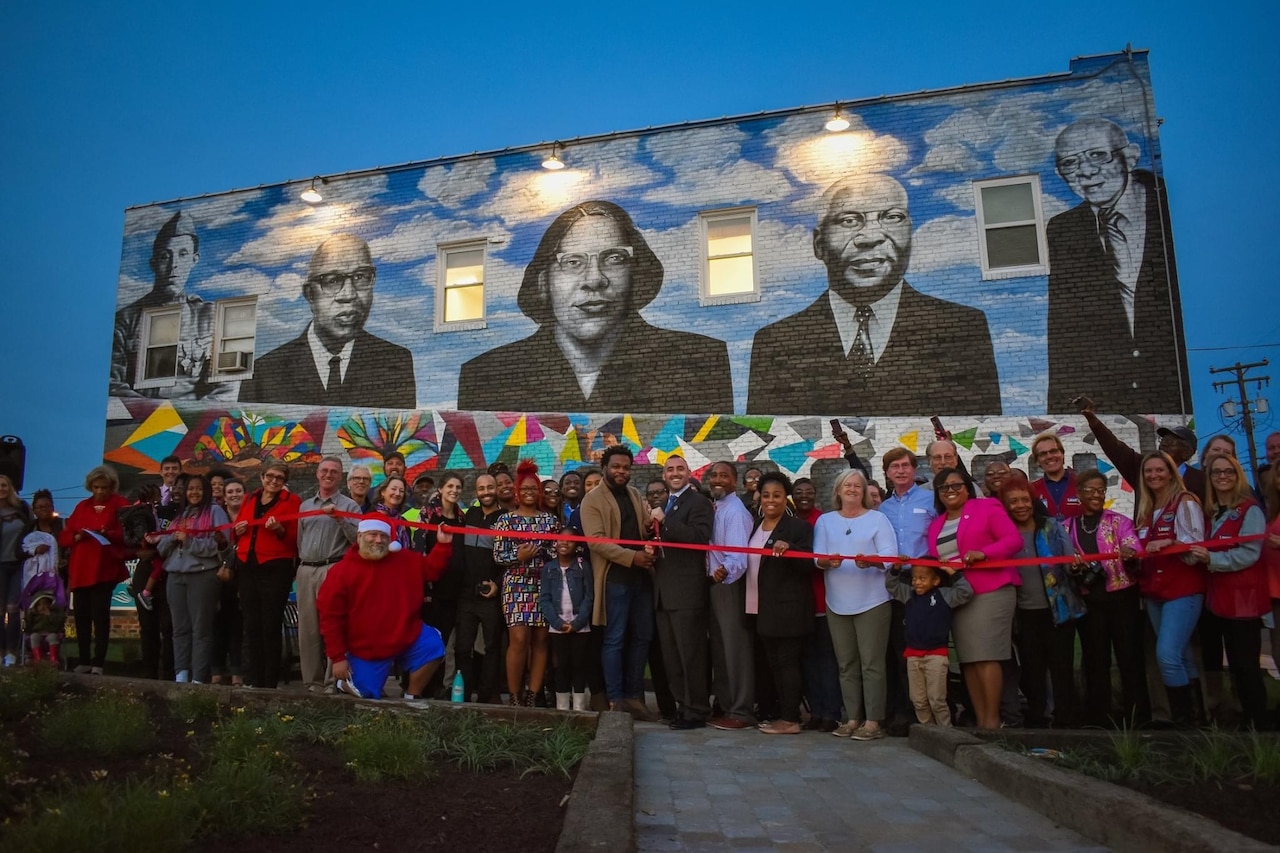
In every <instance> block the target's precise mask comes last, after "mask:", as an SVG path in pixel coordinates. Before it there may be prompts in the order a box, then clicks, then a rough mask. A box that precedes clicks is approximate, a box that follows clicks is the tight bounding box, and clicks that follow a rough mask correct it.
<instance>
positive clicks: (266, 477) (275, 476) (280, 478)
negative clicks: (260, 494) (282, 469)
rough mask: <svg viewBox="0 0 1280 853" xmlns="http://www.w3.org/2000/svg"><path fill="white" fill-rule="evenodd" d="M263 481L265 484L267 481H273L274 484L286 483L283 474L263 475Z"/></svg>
mask: <svg viewBox="0 0 1280 853" xmlns="http://www.w3.org/2000/svg"><path fill="white" fill-rule="evenodd" d="M262 479H263V481H264V482H265V481H266V480H270V481H272V482H273V483H283V482H284V475H283V474H263V475H262Z"/></svg>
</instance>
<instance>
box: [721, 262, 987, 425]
mask: <svg viewBox="0 0 1280 853" xmlns="http://www.w3.org/2000/svg"><path fill="white" fill-rule="evenodd" d="M846 363H847V359H846V357H845V354H844V344H843V343H841V341H840V331H839V329H837V328H836V320H835V315H834V314H832V313H831V303H830V302H829V301H828V296H827V293H826V292H823V294H822V296H820V297H818V299H817V301H815V302H814V303H813V304H812V305H810V306H809V307H808V308H806V309H804V310H803V311H801V312H799V313H798V314H793V315H792V316H790V317H787V318H785V319H782V320H779V321H778V322H776V323H772V324H770V325H768V326H765V327H764V328H763V329H761V330H760V331H758V332H756V336H755V341H754V342H753V343H752V345H751V378H750V383H749V388H748V391H747V412H748V413H751V414H771V415H857V416H859V417H890V416H896V417H909V416H919V415H943V416H946V415H998V414H1000V412H1001V408H1000V378H999V374H998V373H997V372H996V358H995V351H994V350H993V349H992V346H991V332H990V331H989V330H988V328H987V317H986V315H985V314H983V313H982V312H981V311H979V310H978V309H976V308H966V307H965V306H963V305H957V304H955V303H954V302H947V301H946V300H943V299H936V298H934V297H932V296H926V295H925V294H923V293H921V292H920V291H918V290H916V289H915V288H913V287H911V285H909V284H906V283H905V282H904V283H903V286H902V295H901V297H900V299H899V301H898V314H897V317H896V318H895V319H894V323H893V330H892V331H891V332H890V334H889V342H888V344H887V346H886V347H885V350H884V352H883V353H882V354H881V356H880V360H879V361H878V362H876V364H875V365H873V366H872V367H871V369H870V370H869V371H866V372H863V371H859V370H856V369H855V368H853V367H851V366H850V367H846V366H845V365H846Z"/></svg>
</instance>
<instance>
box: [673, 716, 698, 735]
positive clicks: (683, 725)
mask: <svg viewBox="0 0 1280 853" xmlns="http://www.w3.org/2000/svg"><path fill="white" fill-rule="evenodd" d="M669 727H670V728H672V729H674V730H676V731H678V732H689V731H693V730H694V729H705V728H706V727H707V723H706V720H694V719H690V718H688V717H680V718H679V719H676V720H672V721H671V723H670V726H669Z"/></svg>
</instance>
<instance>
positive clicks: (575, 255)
mask: <svg viewBox="0 0 1280 853" xmlns="http://www.w3.org/2000/svg"><path fill="white" fill-rule="evenodd" d="M592 258H594V259H595V262H596V268H597V269H598V270H600V272H602V273H605V274H606V275H607V274H608V273H610V272H622V271H624V270H627V269H629V268H630V267H631V264H632V262H633V261H634V260H635V250H634V249H632V248H631V247H630V246H614V247H612V248H610V249H601V250H600V251H598V252H556V268H557V269H559V270H560V272H562V273H564V274H565V275H570V276H574V277H578V278H580V277H582V276H584V275H586V274H587V270H589V269H591V260H592Z"/></svg>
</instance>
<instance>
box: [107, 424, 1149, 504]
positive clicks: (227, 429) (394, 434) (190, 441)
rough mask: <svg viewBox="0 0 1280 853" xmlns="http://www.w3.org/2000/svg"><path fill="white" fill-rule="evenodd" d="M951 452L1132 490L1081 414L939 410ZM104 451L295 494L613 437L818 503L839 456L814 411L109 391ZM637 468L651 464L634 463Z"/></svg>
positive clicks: (566, 465)
mask: <svg viewBox="0 0 1280 853" xmlns="http://www.w3.org/2000/svg"><path fill="white" fill-rule="evenodd" d="M1104 422H1105V423H1106V424H1107V426H1108V427H1109V428H1110V429H1111V430H1112V431H1113V432H1114V433H1115V435H1116V436H1117V437H1118V438H1120V439H1121V440H1122V441H1125V442H1126V443H1128V444H1130V446H1133V447H1137V446H1139V445H1140V444H1141V443H1142V432H1143V426H1142V425H1145V431H1146V433H1148V435H1147V438H1148V439H1150V435H1149V434H1150V433H1152V432H1153V430H1154V422H1149V421H1146V420H1145V419H1144V420H1143V421H1142V422H1141V425H1140V424H1139V423H1135V422H1134V421H1133V420H1130V419H1128V418H1124V417H1120V416H1112V417H1109V418H1106V419H1104ZM842 423H843V426H844V430H845V432H846V433H847V434H848V436H849V439H850V441H851V443H852V445H853V449H854V450H855V451H856V452H857V453H858V455H859V456H860V457H861V458H862V459H863V460H864V461H865V462H866V463H867V464H868V465H869V466H870V468H871V470H872V471H873V472H877V473H878V472H879V471H880V457H881V456H883V454H884V453H885V452H886V451H888V450H890V449H892V448H895V447H906V448H907V449H909V450H911V451H912V452H913V453H916V454H918V455H920V456H921V457H922V470H921V473H927V469H926V468H924V467H923V465H924V463H923V455H924V452H925V449H926V447H927V446H928V444H929V442H930V441H931V440H932V439H933V429H932V427H931V426H930V423H929V421H928V420H927V419H910V418H846V419H844V420H843V421H842ZM945 425H946V427H947V428H948V429H950V430H951V431H952V434H953V437H954V440H955V442H956V444H957V446H958V448H959V451H960V456H961V458H962V459H963V460H964V461H965V463H966V464H967V465H968V466H969V467H970V470H971V471H972V472H973V474H974V476H975V478H976V479H977V480H978V481H979V482H981V480H982V473H983V471H984V470H985V467H986V465H987V463H988V462H990V461H991V460H993V459H997V458H999V459H1003V460H1005V461H1006V462H1008V463H1009V464H1010V465H1011V466H1013V467H1017V468H1021V469H1022V470H1023V471H1025V472H1027V473H1028V475H1029V476H1031V477H1032V478H1035V477H1037V476H1039V469H1038V468H1037V467H1036V463H1035V460H1034V458H1033V456H1032V455H1031V452H1030V449H1029V448H1030V444H1031V439H1032V438H1033V437H1034V436H1036V435H1038V434H1040V433H1043V432H1052V433H1054V434H1055V435H1057V436H1058V437H1059V439H1061V441H1062V443H1063V446H1064V448H1065V450H1066V455H1067V460H1068V462H1069V464H1071V465H1072V466H1073V467H1075V468H1076V469H1077V470H1084V469H1087V468H1092V467H1097V468H1098V469H1099V470H1100V471H1102V472H1103V473H1104V474H1107V475H1108V481H1109V483H1110V484H1111V486H1112V487H1113V488H1112V492H1111V493H1110V494H1109V495H1108V497H1109V499H1111V500H1112V501H1114V502H1115V503H1116V504H1117V505H1118V506H1119V507H1122V508H1124V509H1126V510H1128V509H1131V508H1132V491H1131V489H1130V487H1129V486H1128V484H1127V483H1125V482H1124V481H1123V480H1121V479H1120V478H1119V476H1118V475H1117V474H1116V472H1115V471H1114V469H1113V468H1112V467H1111V465H1110V464H1109V463H1108V462H1107V460H1106V458H1105V457H1101V456H1100V455H1099V454H1098V453H1097V447H1096V443H1095V439H1094V436H1093V434H1092V433H1091V432H1090V430H1089V427H1088V424H1087V422H1086V421H1085V419H1084V418H1083V417H1079V416H1077V417H1067V418H1063V419H1052V420H1050V419H1043V418H1035V417H990V418H985V417H983V418H974V417H956V418H951V419H948V421H947V422H946V424H945ZM107 444H108V447H110V448H112V449H110V450H108V452H107V454H106V459H107V461H108V462H109V463H112V464H113V465H115V466H116V467H117V469H118V470H119V471H120V473H121V480H122V488H123V489H124V490H125V492H126V493H127V492H128V491H129V490H130V489H131V488H132V487H133V486H134V484H135V483H137V482H139V481H140V478H145V479H148V480H154V476H153V475H158V474H159V472H160V461H161V460H162V459H164V458H165V457H166V456H169V455H175V456H178V457H179V458H180V459H182V461H183V469H184V470H185V471H187V472H189V473H208V472H210V471H212V470H214V469H227V470H230V471H231V472H232V473H234V474H235V475H236V476H237V477H239V478H240V479H242V480H243V481H244V482H245V483H246V485H247V486H248V487H249V488H250V489H253V488H256V487H257V485H258V476H259V474H260V472H261V471H262V470H263V468H264V466H265V465H266V464H268V463H272V462H284V463H286V464H288V465H289V466H290V467H291V468H293V469H295V472H294V475H293V476H291V477H290V481H289V483H290V488H291V489H293V490H294V491H296V492H298V493H299V494H301V495H303V496H308V495H310V494H311V493H312V492H313V491H314V489H315V477H314V473H315V468H316V467H317V466H318V465H319V463H320V460H321V458H322V457H324V456H327V455H334V456H337V457H339V458H341V459H344V460H346V464H345V468H346V469H348V470H350V468H351V467H352V466H354V465H362V466H365V467H367V468H369V470H370V472H371V473H372V475H373V480H374V483H375V484H377V483H379V482H380V481H381V480H382V479H383V478H384V472H383V470H382V460H383V457H384V456H385V455H386V454H389V453H391V452H392V451H397V452H399V453H400V454H402V455H403V456H404V458H405V465H406V479H407V480H408V481H409V482H413V480H414V479H415V478H416V477H417V476H418V475H420V474H424V473H429V472H438V471H446V470H448V471H456V472H459V473H461V474H463V475H464V476H465V477H466V480H467V485H468V487H470V484H471V483H472V482H473V478H472V475H474V474H476V473H478V472H479V471H483V470H484V469H485V468H487V467H488V466H489V465H492V464H493V463H495V462H504V463H506V464H507V465H508V466H509V467H511V468H514V467H515V465H516V463H517V461H518V460H520V459H532V460H534V461H535V462H536V463H537V464H538V469H539V471H540V472H541V474H542V476H544V477H559V476H560V475H562V474H564V473H565V472H566V471H572V470H575V469H577V468H581V467H584V466H590V465H592V464H595V463H598V461H599V458H600V456H601V455H602V454H603V453H604V449H605V448H606V447H608V446H609V445H612V444H624V445H626V446H627V447H629V448H630V449H631V451H632V452H633V453H634V454H635V462H636V466H637V468H636V471H637V474H636V482H637V483H638V484H639V483H643V482H644V481H645V480H647V479H657V478H658V477H659V472H660V469H661V466H662V465H663V464H664V463H665V462H666V460H667V457H668V456H670V455H671V454H673V453H675V454H679V455H681V456H683V457H684V458H685V459H687V460H688V462H689V467H690V469H691V470H692V471H693V474H694V476H695V477H701V476H702V475H703V473H704V472H705V471H706V469H707V468H709V467H710V466H711V464H712V463H713V462H716V461H719V460H732V461H734V462H738V463H740V464H741V465H742V466H746V465H749V464H755V465H760V466H762V467H766V468H770V469H777V470H780V471H782V472H784V473H786V474H787V475H788V476H790V477H792V478H795V477H809V478H811V479H813V480H814V482H815V484H816V485H817V487H818V490H819V495H821V496H822V502H823V504H824V505H825V504H827V503H830V488H831V486H832V485H833V484H834V479H835V476H836V474H838V473H839V472H840V471H841V470H843V469H845V468H846V467H848V466H847V463H846V461H845V460H844V458H843V453H844V451H843V449H842V448H841V445H840V444H839V443H838V442H837V441H836V440H835V439H834V438H833V437H832V435H831V428H830V419H829V418H826V417H773V416H760V415H683V414H677V415H653V414H594V415H577V414H563V413H514V412H511V413H495V412H479V411H477V412H456V411H446V410H431V411H421V410H416V411H402V412H396V411H380V412H376V413H375V412H369V411H367V410H360V409H348V408H332V409H330V408H311V407H305V406H287V407H286V406H275V407H270V411H269V413H263V412H258V411H254V410H253V409H252V408H251V407H240V406H238V405H237V404H232V405H231V406H229V407H227V406H223V405H221V404H217V403H210V402H207V401H205V402H196V401H191V402H186V401H170V400H143V399H137V400H116V401H112V402H111V403H110V405H109V411H108V420H107ZM646 466H651V467H649V468H646Z"/></svg>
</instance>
